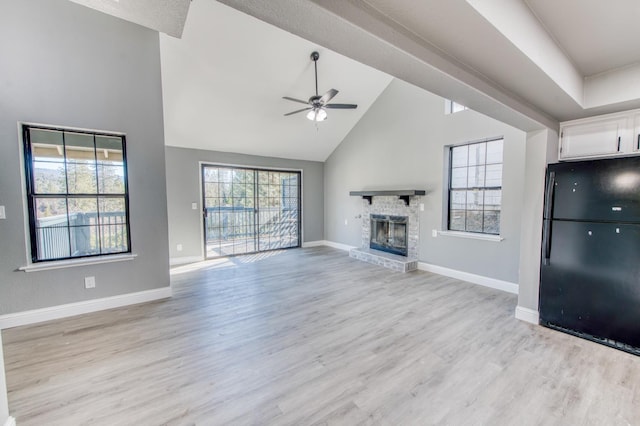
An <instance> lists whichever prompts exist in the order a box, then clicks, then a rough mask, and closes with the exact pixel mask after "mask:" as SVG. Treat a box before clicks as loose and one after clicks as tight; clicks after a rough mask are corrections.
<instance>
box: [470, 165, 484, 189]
mask: <svg viewBox="0 0 640 426" xmlns="http://www.w3.org/2000/svg"><path fill="white" fill-rule="evenodd" d="M484 171H485V166H473V167H469V176H468V179H467V187H468V188H480V187H483V186H484Z"/></svg>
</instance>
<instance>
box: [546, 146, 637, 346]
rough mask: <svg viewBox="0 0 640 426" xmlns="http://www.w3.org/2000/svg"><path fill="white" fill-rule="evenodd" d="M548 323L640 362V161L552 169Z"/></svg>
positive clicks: (586, 163)
mask: <svg viewBox="0 0 640 426" xmlns="http://www.w3.org/2000/svg"><path fill="white" fill-rule="evenodd" d="M541 263H542V265H541V269H540V300H539V302H540V324H542V325H545V326H547V327H551V328H554V329H557V330H560V331H564V332H567V333H571V334H574V335H577V336H579V337H583V338H587V339H590V340H593V341H595V342H599V343H602V344H605V345H609V346H613V347H615V348H618V349H622V350H625V351H627V352H631V353H634V354H636V355H640V157H628V158H617V159H607V160H595V161H581V162H567V163H559V164H550V165H549V167H548V169H547V180H546V191H545V206H544V224H543V236H542V262H541Z"/></svg>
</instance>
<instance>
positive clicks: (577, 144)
mask: <svg viewBox="0 0 640 426" xmlns="http://www.w3.org/2000/svg"><path fill="white" fill-rule="evenodd" d="M559 148H560V151H559V159H560V160H573V159H581V158H598V157H614V156H624V155H632V154H640V111H638V110H634V111H629V112H625V113H616V114H608V115H603V116H599V117H591V118H584V119H580V120H573V121H567V122H564V123H560V147H559Z"/></svg>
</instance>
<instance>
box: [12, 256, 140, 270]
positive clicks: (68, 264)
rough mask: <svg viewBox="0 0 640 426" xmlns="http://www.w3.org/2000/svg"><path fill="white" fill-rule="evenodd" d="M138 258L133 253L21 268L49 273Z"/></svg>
mask: <svg viewBox="0 0 640 426" xmlns="http://www.w3.org/2000/svg"><path fill="white" fill-rule="evenodd" d="M136 257H138V255H137V254H135V253H126V254H113V255H107V256H92V257H82V258H78V259H65V260H56V261H53V262H38V263H31V264H29V265H25V266H21V267H19V268H18V270H20V271H23V272H38V271H50V270H52V269H62V268H73V267H76V266H86V265H99V264H101V263H112V262H126V261H128V260H133V259H135V258H136Z"/></svg>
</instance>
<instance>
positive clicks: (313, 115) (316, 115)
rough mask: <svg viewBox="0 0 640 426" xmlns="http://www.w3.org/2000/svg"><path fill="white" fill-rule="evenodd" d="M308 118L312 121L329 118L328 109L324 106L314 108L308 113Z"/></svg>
mask: <svg viewBox="0 0 640 426" xmlns="http://www.w3.org/2000/svg"><path fill="white" fill-rule="evenodd" d="M307 118H308V119H309V120H311V121H324V120H326V119H327V111H325V110H324V108H314V109H312V110H311V111H309V112H308V113H307Z"/></svg>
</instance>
